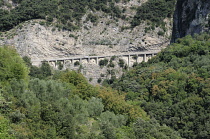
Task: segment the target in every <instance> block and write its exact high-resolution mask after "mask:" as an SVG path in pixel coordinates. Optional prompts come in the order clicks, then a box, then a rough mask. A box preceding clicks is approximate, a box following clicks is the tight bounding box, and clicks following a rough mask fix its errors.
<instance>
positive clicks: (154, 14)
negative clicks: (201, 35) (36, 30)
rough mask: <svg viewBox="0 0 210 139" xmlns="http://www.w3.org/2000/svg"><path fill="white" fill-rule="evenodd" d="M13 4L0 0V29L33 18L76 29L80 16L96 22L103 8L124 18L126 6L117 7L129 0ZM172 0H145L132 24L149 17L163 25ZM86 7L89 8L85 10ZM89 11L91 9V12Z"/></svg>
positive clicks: (40, 0)
mask: <svg viewBox="0 0 210 139" xmlns="http://www.w3.org/2000/svg"><path fill="white" fill-rule="evenodd" d="M12 1H13V5H11V4H10V3H9V2H6V1H4V0H0V7H7V8H0V31H7V30H9V29H12V28H14V27H15V26H17V25H18V24H20V23H22V22H24V21H28V20H32V19H45V20H46V24H47V25H50V24H53V25H54V26H56V27H58V28H59V29H64V30H70V31H71V30H76V29H79V27H80V26H81V24H82V23H81V18H82V17H83V16H84V15H85V14H87V18H86V20H87V21H91V22H97V20H98V18H99V17H98V15H97V14H95V12H96V11H101V12H104V13H105V14H106V15H108V16H111V17H112V18H116V20H117V19H119V18H120V19H123V20H127V19H126V16H125V15H124V14H123V13H124V12H125V11H126V8H122V7H119V6H118V5H117V3H119V2H123V3H126V2H129V1H130V0H71V1H70V0H62V1H61V0H12ZM174 3H175V0H161V1H157V0H148V2H146V3H145V4H143V5H142V6H140V7H139V8H137V7H133V9H135V10H136V11H137V13H136V15H135V16H134V18H133V19H131V21H130V22H131V27H135V26H137V25H139V24H140V22H141V21H143V20H149V21H152V22H154V23H155V24H156V25H158V26H159V25H161V24H162V25H163V24H164V22H163V19H164V18H166V17H171V16H172V13H173V10H174V6H175V4H174ZM88 11H89V12H88ZM90 11H92V12H90Z"/></svg>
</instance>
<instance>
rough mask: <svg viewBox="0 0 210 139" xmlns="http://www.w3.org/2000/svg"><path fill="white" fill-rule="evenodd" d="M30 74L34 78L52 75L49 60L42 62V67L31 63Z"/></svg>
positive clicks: (44, 77)
mask: <svg viewBox="0 0 210 139" xmlns="http://www.w3.org/2000/svg"><path fill="white" fill-rule="evenodd" d="M59 67H60V66H59ZM60 68H61V67H60ZM29 75H30V76H31V77H34V78H39V79H46V78H47V77H49V76H51V75H52V70H51V67H50V65H49V64H48V62H42V65H41V67H36V66H33V65H31V67H30V73H29Z"/></svg>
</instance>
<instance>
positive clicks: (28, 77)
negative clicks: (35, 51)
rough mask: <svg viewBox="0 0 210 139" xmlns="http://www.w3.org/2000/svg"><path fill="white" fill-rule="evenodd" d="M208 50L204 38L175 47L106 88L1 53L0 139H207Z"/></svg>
mask: <svg viewBox="0 0 210 139" xmlns="http://www.w3.org/2000/svg"><path fill="white" fill-rule="evenodd" d="M209 46H210V35H209V34H202V35H195V36H194V37H191V36H187V37H185V38H183V39H179V40H178V41H177V43H174V44H172V45H171V46H169V47H168V48H166V49H165V50H163V51H162V52H161V53H159V54H158V55H157V56H156V57H154V58H152V59H151V60H149V62H148V63H144V62H143V63H141V64H135V67H134V68H133V69H131V70H129V71H128V72H127V73H125V74H124V75H123V76H122V77H121V78H120V79H118V80H114V81H113V82H112V84H110V82H108V81H105V82H104V85H106V86H107V87H102V86H92V85H90V84H89V83H88V81H87V80H86V79H85V78H84V77H83V76H82V74H80V73H78V72H76V71H69V70H66V71H54V70H52V69H51V68H50V66H49V65H48V64H47V63H43V64H42V66H41V67H34V66H32V65H31V63H30V59H29V58H27V57H24V58H23V59H22V58H21V57H20V56H19V55H18V54H17V53H16V51H15V50H14V48H13V47H9V46H4V47H0V123H1V124H0V138H20V139H24V138H50V139H51V138H73V139H75V138H78V139H79V138H81V139H83V138H91V139H92V138H100V139H103V138H104V139H105V138H108V139H115V138H116V139H150V138H156V139H169V138H171V139H179V138H189V139H190V138H191V139H192V138H193V139H202V138H203V139H206V138H208V137H209V134H210V133H209V132H210V121H209V120H210V109H209V106H210V92H209V91H210V80H209V78H210V74H209V71H210V66H209V65H210V55H209V50H210V47H209ZM106 82H107V83H106ZM108 83H109V84H108ZM111 87H112V88H111ZM116 90H117V91H116Z"/></svg>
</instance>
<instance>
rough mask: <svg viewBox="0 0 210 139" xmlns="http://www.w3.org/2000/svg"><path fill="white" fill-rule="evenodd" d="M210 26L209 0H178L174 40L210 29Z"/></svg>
mask: <svg viewBox="0 0 210 139" xmlns="http://www.w3.org/2000/svg"><path fill="white" fill-rule="evenodd" d="M209 28H210V1H209V0H178V1H177V5H176V10H175V12H174V25H173V33H172V40H171V41H172V42H175V40H176V39H177V38H181V37H184V36H186V35H189V34H191V35H193V34H194V33H200V32H204V31H208V30H209Z"/></svg>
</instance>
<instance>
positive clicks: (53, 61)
mask: <svg viewBox="0 0 210 139" xmlns="http://www.w3.org/2000/svg"><path fill="white" fill-rule="evenodd" d="M158 52H160V50H152V51H142V52H132V53H129V52H127V53H121V54H117V55H103V56H84V55H78V56H72V57H64V58H43V59H32V60H31V62H32V64H33V65H35V66H40V64H41V63H42V62H44V61H45V62H48V63H49V64H50V65H51V66H53V68H55V69H57V68H58V63H60V64H62V65H63V69H67V68H70V69H71V67H74V66H75V62H76V61H78V62H79V63H80V64H84V63H86V64H96V65H98V64H99V61H100V60H103V59H105V58H106V59H110V58H111V57H112V56H116V57H119V58H121V59H123V60H124V62H125V64H127V65H128V67H132V66H133V63H134V62H137V63H141V62H143V61H144V62H147V61H148V60H149V59H150V58H151V57H153V56H155V55H157V53H158ZM78 62H77V63H78Z"/></svg>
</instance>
